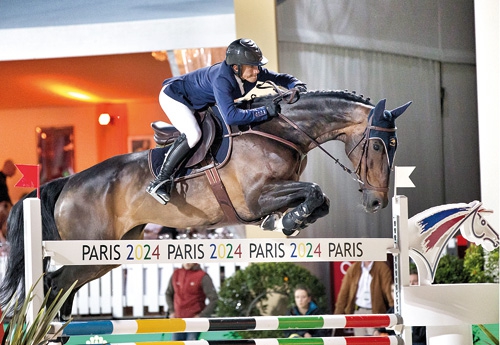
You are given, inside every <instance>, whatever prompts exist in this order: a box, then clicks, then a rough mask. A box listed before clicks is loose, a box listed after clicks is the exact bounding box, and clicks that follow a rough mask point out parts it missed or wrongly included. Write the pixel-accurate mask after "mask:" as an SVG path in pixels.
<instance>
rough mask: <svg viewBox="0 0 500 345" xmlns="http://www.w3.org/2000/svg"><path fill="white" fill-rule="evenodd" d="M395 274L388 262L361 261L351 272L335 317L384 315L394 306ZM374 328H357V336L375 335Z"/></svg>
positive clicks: (336, 307) (346, 279)
mask: <svg viewBox="0 0 500 345" xmlns="http://www.w3.org/2000/svg"><path fill="white" fill-rule="evenodd" d="M391 285H392V272H391V270H390V269H389V266H388V265H387V264H386V263H385V262H380V261H362V262H360V261H358V262H355V263H353V264H352V265H351V267H349V269H348V270H347V272H346V274H345V276H344V279H343V280H342V285H341V287H340V291H339V294H338V296H337V303H336V305H335V312H334V313H335V314H384V313H386V312H387V310H388V309H389V307H393V306H394V299H393V297H392V293H391ZM374 332H375V329H374V328H354V335H355V336H368V335H373V334H374Z"/></svg>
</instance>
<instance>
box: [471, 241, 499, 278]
mask: <svg viewBox="0 0 500 345" xmlns="http://www.w3.org/2000/svg"><path fill="white" fill-rule="evenodd" d="M464 270H465V272H467V274H468V276H469V283H495V282H498V248H497V249H495V250H494V251H492V252H490V253H489V254H488V255H487V257H486V258H485V254H484V250H483V247H481V246H478V245H475V244H471V245H470V246H469V248H467V250H466V251H465V257H464Z"/></svg>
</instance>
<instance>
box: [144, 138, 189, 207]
mask: <svg viewBox="0 0 500 345" xmlns="http://www.w3.org/2000/svg"><path fill="white" fill-rule="evenodd" d="M189 150H190V147H189V145H188V142H187V139H186V135H185V134H184V133H183V134H181V136H180V137H178V138H177V139H176V140H175V142H174V143H173V144H172V147H171V148H170V150H169V151H168V152H167V153H166V154H165V159H164V160H163V164H162V165H161V169H160V172H159V173H158V176H157V177H156V179H155V180H153V181H151V182H150V183H149V186H148V187H147V188H146V192H148V193H149V194H151V196H152V197H153V198H155V199H156V200H157V201H158V202H159V203H161V204H163V205H166V204H167V202H169V201H170V191H171V190H172V187H173V185H174V176H173V174H174V170H175V169H176V168H177V166H178V165H179V164H180V163H181V162H182V161H183V160H184V158H185V157H186V156H187V154H188V153H189Z"/></svg>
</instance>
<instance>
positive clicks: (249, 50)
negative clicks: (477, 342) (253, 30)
mask: <svg viewBox="0 0 500 345" xmlns="http://www.w3.org/2000/svg"><path fill="white" fill-rule="evenodd" d="M267 61H268V60H267V59H266V58H265V57H264V56H263V55H262V52H261V51H260V48H259V47H258V46H257V44H255V42H254V41H252V40H251V39H248V38H240V39H237V40H236V41H234V42H232V43H231V44H230V45H229V46H228V47H227V50H226V63H227V64H228V65H230V66H231V65H238V66H240V65H252V66H263V65H265V64H266V63H267Z"/></svg>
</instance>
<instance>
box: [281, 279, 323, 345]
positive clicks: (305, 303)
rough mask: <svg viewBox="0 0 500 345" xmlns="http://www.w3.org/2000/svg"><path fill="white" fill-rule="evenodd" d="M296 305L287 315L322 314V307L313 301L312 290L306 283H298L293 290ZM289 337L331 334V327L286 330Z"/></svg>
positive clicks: (286, 335)
mask: <svg viewBox="0 0 500 345" xmlns="http://www.w3.org/2000/svg"><path fill="white" fill-rule="evenodd" d="M293 297H294V300H295V305H294V306H293V307H292V308H291V309H290V310H289V311H288V314H287V315H295V316H302V315H322V311H321V309H320V308H319V307H318V305H317V304H316V303H315V302H314V301H313V298H312V295H311V290H310V289H309V288H308V287H307V286H305V285H297V287H296V288H295V290H294V292H293ZM284 334H285V337H288V338H311V337H328V336H331V330H330V329H297V330H286V331H284Z"/></svg>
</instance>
